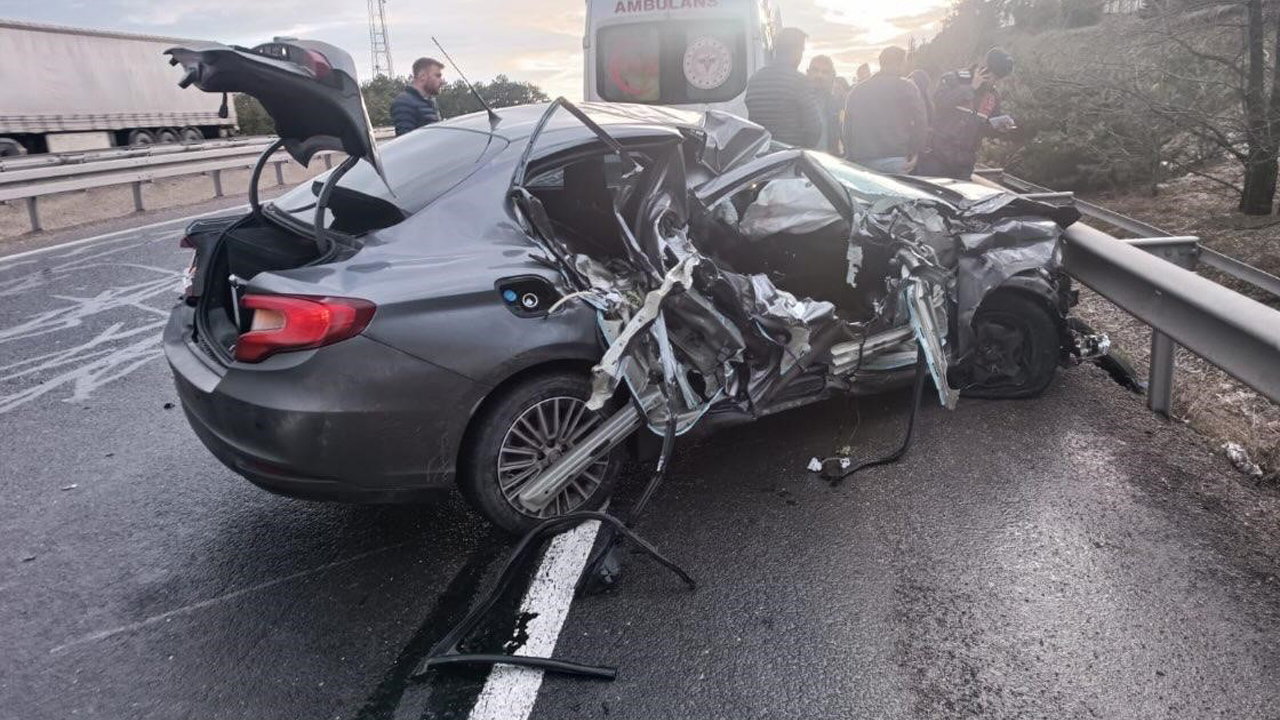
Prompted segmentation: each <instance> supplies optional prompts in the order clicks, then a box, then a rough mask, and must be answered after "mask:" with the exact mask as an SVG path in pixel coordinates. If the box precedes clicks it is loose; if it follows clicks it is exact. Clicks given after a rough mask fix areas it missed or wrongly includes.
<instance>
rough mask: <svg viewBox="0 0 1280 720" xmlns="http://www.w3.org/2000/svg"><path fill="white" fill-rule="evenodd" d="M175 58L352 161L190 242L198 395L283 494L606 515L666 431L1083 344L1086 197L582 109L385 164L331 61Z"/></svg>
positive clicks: (459, 137) (224, 454)
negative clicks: (604, 507)
mask: <svg viewBox="0 0 1280 720" xmlns="http://www.w3.org/2000/svg"><path fill="white" fill-rule="evenodd" d="M171 54H173V55H174V58H175V60H176V61H180V62H182V63H183V65H184V66H185V67H186V68H187V70H188V76H187V80H186V81H185V82H188V83H192V84H195V85H196V86H198V87H200V88H202V89H204V90H207V91H211V92H247V93H249V94H252V95H254V96H256V97H258V98H259V99H260V100H262V101H263V104H264V106H265V107H266V108H267V109H268V111H269V112H270V113H271V114H272V116H273V118H274V119H275V122H276V126H277V128H278V129H279V132H280V135H281V143H280V145H282V146H283V147H284V149H285V150H287V151H289V152H290V153H291V154H293V155H294V157H295V158H297V159H299V160H300V161H302V162H307V161H309V160H310V159H311V158H312V156H313V155H314V154H315V153H316V152H319V151H320V150H325V149H336V150H342V151H344V152H346V153H347V154H348V155H349V156H350V159H349V160H348V161H346V162H344V163H342V165H340V166H339V167H337V168H335V169H334V170H332V171H330V172H328V173H326V174H323V175H321V176H319V177H318V178H316V179H315V180H314V181H310V182H307V183H304V184H302V185H301V186H299V187H297V188H295V189H294V190H293V191H291V192H289V193H287V194H285V195H284V196H282V197H280V198H278V199H277V200H275V201H274V202H270V203H265V202H263V203H259V202H258V201H257V196H256V191H253V192H252V197H253V198H254V202H253V209H252V210H251V211H250V212H249V213H247V214H244V215H241V216H236V217H228V218H221V219H214V220H202V221H198V222H197V223H195V224H193V225H192V227H191V228H189V230H188V233H187V237H186V238H185V239H184V243H185V245H186V246H189V247H192V248H194V249H195V252H196V257H195V258H194V261H193V263H192V268H191V270H190V271H189V274H188V278H189V285H188V288H187V290H186V292H185V295H184V297H183V299H182V301H181V302H180V303H179V304H178V306H177V307H176V308H175V309H174V311H173V315H172V318H171V320H170V323H169V326H168V328H167V330H166V333H165V351H166V356H167V357H168V359H169V362H170V365H171V366H172V368H173V370H174V375H175V379H176V383H177V386H178V390H179V396H180V397H181V400H182V405H183V408H184V410H185V411H186V414H187V417H188V418H189V420H190V422H191V424H192V426H193V428H195V430H196V433H197V435H198V436H199V437H200V438H201V440H202V441H203V442H204V443H205V444H206V446H208V447H209V448H210V450H211V451H212V452H213V453H214V454H215V455H216V456H217V457H218V458H219V459H220V460H222V461H223V462H224V463H225V464H226V465H227V466H228V467H230V468H232V469H233V470H235V471H236V472H238V473H240V474H242V475H244V476H245V477H247V478H248V479H250V480H251V481H253V482H254V483H256V484H258V485H260V486H262V487H264V488H267V489H269V490H272V491H274V492H279V493H282V494H287V495H292V496H298V497H307V498H319V499H338V500H349V501H373V502H387V501H407V500H417V499H421V497H422V495H423V494H424V492H425V491H429V490H435V489H439V488H444V487H449V486H451V485H453V484H454V483H455V482H456V484H457V486H458V487H460V488H461V489H462V491H463V492H464V494H465V495H466V497H467V498H468V499H469V500H470V501H471V502H472V504H473V505H474V506H475V507H476V508H477V509H478V510H479V511H480V512H481V513H483V514H484V515H485V516H486V517H487V518H488V519H489V520H491V521H493V522H494V523H496V524H497V525H499V526H501V527H503V528H505V529H508V530H511V531H521V530H525V529H527V528H529V527H531V526H533V525H535V524H537V522H538V521H539V520H541V519H545V518H548V517H554V516H559V515H563V514H565V513H568V512H571V511H574V510H582V509H590V508H594V507H598V506H599V505H600V504H601V503H602V502H603V501H604V500H605V498H606V497H607V496H608V494H609V492H610V490H611V487H612V484H613V482H614V480H615V479H616V476H617V473H618V469H619V466H620V463H621V461H622V459H623V457H624V455H626V454H627V453H629V452H631V453H634V452H639V451H641V448H642V447H644V446H650V447H651V446H652V445H653V444H656V443H647V442H644V439H645V438H646V437H652V436H654V435H656V436H660V437H663V438H665V440H666V444H667V445H668V446H669V445H670V442H671V439H672V438H674V437H675V436H677V435H681V434H684V433H686V432H688V431H689V430H690V429H691V428H694V427H695V426H699V425H702V426H704V427H708V428H709V427H713V426H714V425H715V424H717V423H727V422H742V421H746V420H751V419H754V418H759V417H762V416H765V415H769V414H772V413H777V412H780V411H783V410H787V409H791V408H796V407H799V406H802V405H806V404H810V403H813V402H816V401H819V400H821V399H824V398H827V397H831V396H834V395H838V394H848V393H853V394H863V393H875V392H882V391H884V390H886V389H890V388H895V387H899V386H902V385H909V384H911V382H912V380H913V378H922V377H930V378H932V382H933V385H934V386H935V387H936V388H937V390H938V397H939V399H940V400H941V402H942V404H943V405H945V406H947V407H954V406H955V404H956V403H957V401H958V400H959V398H960V397H961V396H964V395H968V396H975V397H1010V398H1012V397H1025V396H1031V395H1035V394H1037V393H1039V392H1041V391H1042V390H1044V389H1045V387H1046V386H1047V385H1048V384H1049V383H1050V382H1052V380H1053V377H1054V373H1055V370H1056V368H1057V367H1058V366H1059V365H1060V364H1062V363H1063V362H1066V361H1068V360H1070V359H1071V358H1072V357H1073V356H1079V355H1080V354H1081V348H1082V347H1086V346H1090V343H1089V342H1086V341H1085V340H1086V339H1081V338H1076V337H1074V336H1073V332H1072V330H1071V327H1070V325H1069V323H1068V322H1067V321H1066V314H1067V310H1068V307H1069V305H1070V304H1071V301H1072V293H1071V291H1070V288H1069V284H1068V281H1067V279H1066V277H1065V276H1064V275H1062V274H1061V272H1060V270H1059V239H1060V237H1061V235H1062V231H1063V228H1065V227H1066V226H1067V225H1069V224H1070V223H1072V222H1074V221H1075V219H1076V218H1077V217H1078V216H1077V213H1076V212H1075V210H1074V209H1073V208H1071V207H1060V206H1055V205H1052V204H1046V203H1044V202H1040V201H1037V200H1035V199H1031V198H1027V197H1020V196H1016V195H1012V194H1009V193H1005V192H1001V191H998V190H993V189H990V188H988V187H985V186H981V185H976V184H971V183H957V182H951V181H924V180H920V179H915V178H891V177H886V176H883V175H879V174H876V173H873V172H869V171H866V170H864V169H861V168H859V167H857V166H855V165H851V164H848V163H846V162H844V161H842V160H839V159H836V158H832V157H830V156H828V155H825V154H822V153H816V152H809V151H804V150H797V149H792V148H787V147H783V146H778V145H776V144H774V143H772V142H771V141H770V138H769V136H768V134H767V133H766V132H765V131H764V130H763V129H762V128H760V127H758V126H756V125H753V124H751V123H748V122H746V121H744V120H742V119H740V118H737V117H734V116H731V115H726V114H721V113H716V112H710V113H707V114H705V115H702V114H694V113H687V112H677V111H673V110H663V109H656V108H652V107H644V106H627V105H614V104H593V105H583V106H581V107H577V106H574V105H572V104H570V103H568V102H565V101H563V100H561V101H557V102H556V103H552V104H550V105H541V106H526V107H518V108H507V109H503V110H501V111H499V112H498V113H497V115H496V116H486V115H485V114H477V115H472V116H467V117H463V118H458V119H455V120H451V121H448V122H445V123H440V124H438V125H433V126H430V127H428V128H425V129H422V130H418V131H415V132H413V133H410V134H408V135H406V136H404V137H401V138H398V139H396V140H394V141H391V142H389V143H386V144H385V145H383V146H381V147H380V148H379V147H377V146H375V145H374V143H373V142H372V140H371V136H370V134H369V127H368V120H367V114H366V113H365V112H364V108H363V101H362V100H361V99H360V96H359V93H358V91H354V89H353V88H354V86H355V84H354V81H353V80H352V79H351V75H353V72H354V71H353V70H351V68H352V67H353V63H351V62H350V58H349V57H346V56H345V53H342V52H341V51H340V50H338V49H336V48H332V46H325V45H322V44H318V43H311V44H307V43H302V42H299V43H294V44H289V43H283V44H282V43H274V44H271V45H268V46H263V47H262V48H257V49H253V50H249V49H245V48H232V47H227V46H221V45H213V44H208V45H200V46H199V47H192V48H175V49H174V50H173V51H171ZM1096 345H1097V343H1096V342H1095V343H1093V345H1092V346H1093V347H1096ZM804 460H805V459H803V458H798V459H797V462H798V463H803V462H804Z"/></svg>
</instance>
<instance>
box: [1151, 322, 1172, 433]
mask: <svg viewBox="0 0 1280 720" xmlns="http://www.w3.org/2000/svg"><path fill="white" fill-rule="evenodd" d="M1177 352H1178V344H1177V343H1175V342H1174V341H1173V338H1171V337H1169V336H1168V335H1165V334H1164V333H1162V332H1160V331H1159V330H1156V329H1155V328H1151V371H1150V374H1149V375H1148V376H1147V407H1149V408H1151V411H1152V412H1154V413H1155V414H1157V415H1160V416H1162V417H1169V412H1170V411H1172V410H1173V359H1174V355H1175V354H1176V353H1177Z"/></svg>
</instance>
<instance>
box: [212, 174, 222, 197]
mask: <svg viewBox="0 0 1280 720" xmlns="http://www.w3.org/2000/svg"><path fill="white" fill-rule="evenodd" d="M213 196H214V197H222V171H221V170H214V171H213Z"/></svg>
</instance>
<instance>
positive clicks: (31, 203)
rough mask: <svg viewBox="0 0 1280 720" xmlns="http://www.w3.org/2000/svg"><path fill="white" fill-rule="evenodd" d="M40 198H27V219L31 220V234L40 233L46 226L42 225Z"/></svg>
mask: <svg viewBox="0 0 1280 720" xmlns="http://www.w3.org/2000/svg"><path fill="white" fill-rule="evenodd" d="M39 201H40V198H38V197H36V196H34V195H32V196H31V197H29V198H27V217H28V218H29V219H30V220H31V232H40V231H41V230H44V226H43V225H41V224H40V202H39Z"/></svg>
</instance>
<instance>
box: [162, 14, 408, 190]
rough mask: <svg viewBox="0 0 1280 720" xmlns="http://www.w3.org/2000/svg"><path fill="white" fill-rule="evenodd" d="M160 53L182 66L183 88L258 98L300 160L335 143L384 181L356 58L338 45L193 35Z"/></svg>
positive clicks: (288, 146) (335, 146) (332, 148)
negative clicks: (230, 41) (228, 41)
mask: <svg viewBox="0 0 1280 720" xmlns="http://www.w3.org/2000/svg"><path fill="white" fill-rule="evenodd" d="M165 53H166V54H167V55H170V56H171V57H172V59H171V60H170V62H171V63H173V64H175V65H176V64H181V65H182V66H183V67H184V68H185V69H186V71H187V74H186V76H185V77H184V78H183V79H182V81H181V82H180V83H179V84H180V85H181V86H182V87H187V86H189V85H195V86H196V87H198V88H200V89H201V90H204V91H205V92H221V93H232V92H239V93H245V94H246V95H251V96H253V97H254V98H257V100H258V101H259V102H261V103H262V107H263V108H264V109H265V110H266V111H267V114H269V115H270V116H271V119H272V120H274V121H275V124H276V132H277V133H279V135H280V137H281V138H282V139H283V140H284V147H285V150H287V151H288V152H289V154H290V155H291V156H293V158H294V159H295V160H297V161H298V162H300V163H302V164H303V165H307V164H309V163H310V161H311V158H312V157H313V156H314V155H315V154H316V153H318V152H321V151H324V150H339V151H342V152H345V153H346V154H348V155H350V156H352V157H357V158H361V159H364V160H367V161H369V163H370V164H372V165H373V166H374V168H376V169H377V171H378V174H379V175H380V176H383V179H384V181H385V175H384V174H383V171H382V161H381V159H380V158H379V156H378V146H377V143H376V142H375V141H374V138H373V128H372V126H371V123H370V122H369V113H368V111H367V110H366V109H365V105H364V98H363V97H362V96H361V95H360V85H359V82H358V80H357V78H356V68H355V61H354V60H352V58H351V56H350V55H348V54H347V53H346V52H344V51H343V50H341V49H339V48H337V47H334V46H333V45H330V44H328V43H323V42H317V41H313V40H296V39H292V38H277V39H276V41H275V42H270V43H264V44H262V45H258V46H257V47H254V48H243V47H238V46H229V45H222V44H220V43H212V42H208V43H204V42H200V43H197V42H193V43H190V44H189V45H186V46H180V47H173V48H170V49H168V50H166V51H165Z"/></svg>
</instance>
